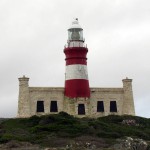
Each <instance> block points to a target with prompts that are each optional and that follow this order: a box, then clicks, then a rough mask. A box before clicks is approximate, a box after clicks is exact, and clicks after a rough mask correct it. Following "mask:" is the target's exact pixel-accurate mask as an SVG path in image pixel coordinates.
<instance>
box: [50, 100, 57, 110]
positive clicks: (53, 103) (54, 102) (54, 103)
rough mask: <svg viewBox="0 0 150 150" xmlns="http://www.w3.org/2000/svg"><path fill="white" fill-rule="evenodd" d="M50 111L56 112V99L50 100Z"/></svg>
mask: <svg viewBox="0 0 150 150" xmlns="http://www.w3.org/2000/svg"><path fill="white" fill-rule="evenodd" d="M50 112H58V107H57V101H51V105H50Z"/></svg>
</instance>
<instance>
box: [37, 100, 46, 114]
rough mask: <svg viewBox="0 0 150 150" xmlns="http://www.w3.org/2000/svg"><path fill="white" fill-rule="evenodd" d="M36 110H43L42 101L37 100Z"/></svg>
mask: <svg viewBox="0 0 150 150" xmlns="http://www.w3.org/2000/svg"><path fill="white" fill-rule="evenodd" d="M36 106H37V107H36V112H44V101H37V105H36Z"/></svg>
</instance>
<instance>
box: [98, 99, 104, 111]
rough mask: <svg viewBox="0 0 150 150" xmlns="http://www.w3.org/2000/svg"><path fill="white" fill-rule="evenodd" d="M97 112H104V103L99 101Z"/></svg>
mask: <svg viewBox="0 0 150 150" xmlns="http://www.w3.org/2000/svg"><path fill="white" fill-rule="evenodd" d="M97 112H104V103H103V101H97Z"/></svg>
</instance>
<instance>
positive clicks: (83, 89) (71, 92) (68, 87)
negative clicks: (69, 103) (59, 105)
mask: <svg viewBox="0 0 150 150" xmlns="http://www.w3.org/2000/svg"><path fill="white" fill-rule="evenodd" d="M65 96H67V97H70V98H77V97H85V98H86V97H90V88H89V81H88V80H84V79H74V80H66V81H65Z"/></svg>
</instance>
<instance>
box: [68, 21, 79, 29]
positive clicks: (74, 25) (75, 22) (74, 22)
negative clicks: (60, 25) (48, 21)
mask: <svg viewBox="0 0 150 150" xmlns="http://www.w3.org/2000/svg"><path fill="white" fill-rule="evenodd" d="M75 28H78V29H81V30H82V28H81V26H80V24H79V21H78V18H75V19H74V20H73V21H72V24H71V26H70V27H69V29H68V30H71V29H75Z"/></svg>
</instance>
